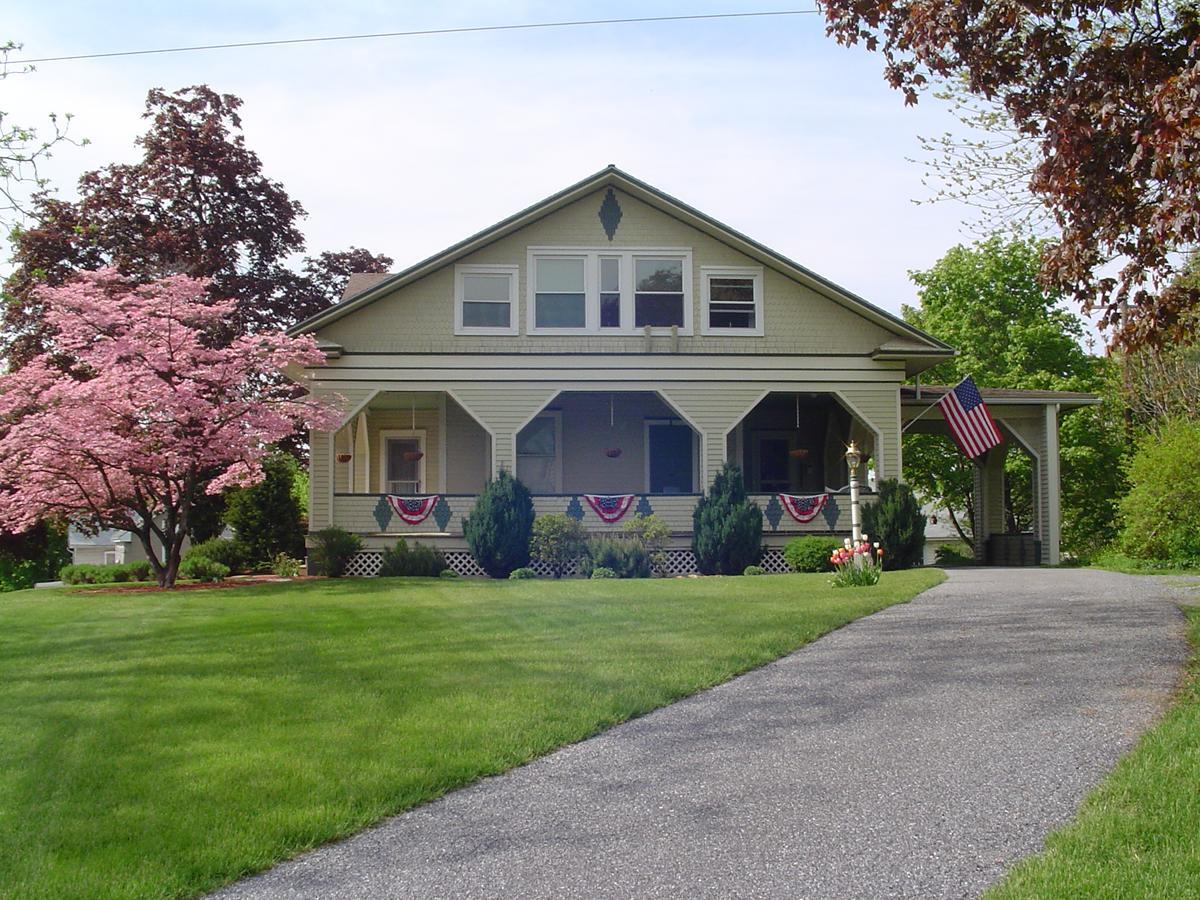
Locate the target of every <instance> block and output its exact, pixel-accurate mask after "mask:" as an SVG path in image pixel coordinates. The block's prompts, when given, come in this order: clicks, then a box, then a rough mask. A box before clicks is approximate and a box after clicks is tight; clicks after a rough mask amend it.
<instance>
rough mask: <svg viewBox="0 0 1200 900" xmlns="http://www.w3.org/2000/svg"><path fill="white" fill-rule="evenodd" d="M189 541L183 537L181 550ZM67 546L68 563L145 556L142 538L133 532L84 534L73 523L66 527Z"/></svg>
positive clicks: (100, 563)
mask: <svg viewBox="0 0 1200 900" xmlns="http://www.w3.org/2000/svg"><path fill="white" fill-rule="evenodd" d="M187 548H188V542H187V540H186V539H185V540H184V545H183V549H184V550H185V551H186V550H187ZM67 549H68V550H70V551H71V562H73V563H76V564H85V563H86V564H89V565H96V566H106V565H112V564H114V563H130V562H140V561H142V560H144V559H148V558H149V557H147V556H146V548H145V547H143V546H142V540H141V538H139V537H138V536H137V535H135V534H134V533H133V532H132V531H118V530H117V529H114V528H106V529H104V530H103V531H99V532H97V533H96V534H86V533H84V532H83V531H81V530H80V529H79V528H77V527H76V526H74V525H72V526H71V527H70V528H69V529H67ZM156 549H157V550H158V554H159V559H162V555H163V553H162V545H161V544H160V543H158V542H157V541H156Z"/></svg>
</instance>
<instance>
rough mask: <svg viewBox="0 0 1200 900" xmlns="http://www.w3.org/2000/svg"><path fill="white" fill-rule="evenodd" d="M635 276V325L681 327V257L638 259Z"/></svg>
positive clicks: (639, 326) (640, 326)
mask: <svg viewBox="0 0 1200 900" xmlns="http://www.w3.org/2000/svg"><path fill="white" fill-rule="evenodd" d="M634 277H635V280H636V285H635V293H634V295H633V299H634V324H635V325H637V327H638V328H642V327H644V326H646V325H650V326H652V327H667V326H670V325H675V326H677V327H679V328H682V327H683V260H681V259H652V258H639V259H638V260H637V261H636V263H635V269H634Z"/></svg>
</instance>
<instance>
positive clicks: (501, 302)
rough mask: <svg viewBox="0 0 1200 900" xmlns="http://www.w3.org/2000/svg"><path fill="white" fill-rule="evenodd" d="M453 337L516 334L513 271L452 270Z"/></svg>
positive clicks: (479, 267)
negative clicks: (454, 335)
mask: <svg viewBox="0 0 1200 900" xmlns="http://www.w3.org/2000/svg"><path fill="white" fill-rule="evenodd" d="M454 333H455V334H516V333H517V267H516V266H484V265H459V266H455V267H454Z"/></svg>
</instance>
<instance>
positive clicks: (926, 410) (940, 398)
mask: <svg viewBox="0 0 1200 900" xmlns="http://www.w3.org/2000/svg"><path fill="white" fill-rule="evenodd" d="M970 377H971V376H970V375H965V376H963V378H962V379H961V380H960V381H959V382H958V384H956V385H955V386H954V387H952V388H950V390H954V388H957V387H958V385H959V384H962V383H963V382H964V381H966V380H967V379H968V378H970ZM945 396H946V395H945V394H942V396H941V397H938V398H937V399H936V400H934V401H933V402H932V403H930V404H929V405H928V406H927V407H925V408H924V409H923V410H921V411H920V412H919V413H917V414H916V415H915V416H913V417H912V418H911V419H909V420H908V424H907V425H905V426H904V427H903V428H901V429H900V433H901V434H904V432H906V431H908V429H909V428H911V427H912V426H913V423H914V422H916V421H917V419H919V418H921V416H923V415H925V413H927V412H929V411H930V410H931V409H933V408H934V407H935V406H937V405H938V404H939V403H941V402H942V400H943V399H944V398H945Z"/></svg>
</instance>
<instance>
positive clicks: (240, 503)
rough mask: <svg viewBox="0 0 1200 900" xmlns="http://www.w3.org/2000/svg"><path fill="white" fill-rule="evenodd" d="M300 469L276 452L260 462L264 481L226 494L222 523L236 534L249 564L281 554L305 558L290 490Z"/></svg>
mask: <svg viewBox="0 0 1200 900" xmlns="http://www.w3.org/2000/svg"><path fill="white" fill-rule="evenodd" d="M299 468H300V467H299V465H298V464H297V463H296V460H295V459H293V458H292V457H291V456H289V455H287V454H286V453H280V452H276V453H274V454H272V455H271V456H270V457H268V458H267V459H266V460H265V461H264V462H263V474H264V477H263V480H262V481H260V482H258V484H254V485H251V486H250V487H245V488H237V489H235V490H233V491H230V492H229V496H228V497H227V499H226V505H225V521H226V523H227V524H228V525H229V526H230V527H231V528H232V529H233V530H234V531H235V532H237V536H238V541H239V542H240V543H242V544H243V545H244V546H245V547H246V549H247V552H248V555H249V557H250V561H251V563H262V562H269V561H270V560H273V559H274V558H275V557H276V556H278V555H279V554H280V553H285V554H287V555H288V556H293V557H302V556H304V525H303V522H302V520H301V513H300V504H299V503H298V502H297V501H296V495H295V494H294V493H293V490H292V486H293V484H294V483H295V480H296V476H297V473H298V472H299Z"/></svg>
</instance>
